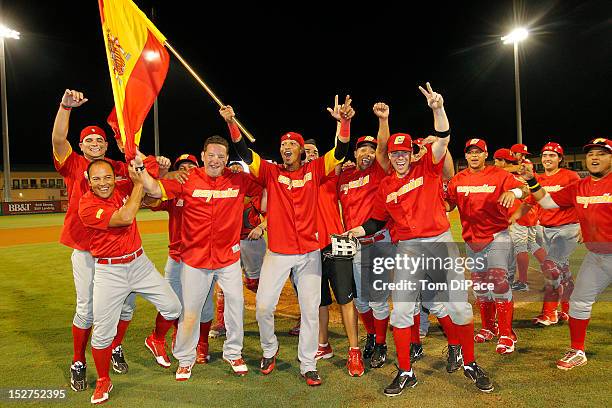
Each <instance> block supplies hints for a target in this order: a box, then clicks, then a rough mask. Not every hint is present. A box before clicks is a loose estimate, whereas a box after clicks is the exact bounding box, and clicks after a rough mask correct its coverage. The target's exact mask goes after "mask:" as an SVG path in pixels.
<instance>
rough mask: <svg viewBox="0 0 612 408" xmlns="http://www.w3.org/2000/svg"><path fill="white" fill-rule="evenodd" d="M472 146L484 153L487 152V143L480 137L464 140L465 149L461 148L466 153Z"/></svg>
mask: <svg viewBox="0 0 612 408" xmlns="http://www.w3.org/2000/svg"><path fill="white" fill-rule="evenodd" d="M472 146H476V147H477V148H479V149H480V150H482V151H483V152H485V153H486V152H487V143H486V142H485V141H484V140H482V139H469V140H468V141H467V142H465V149H463V152H464V153H467V151H468V150H469V148H470V147H472Z"/></svg>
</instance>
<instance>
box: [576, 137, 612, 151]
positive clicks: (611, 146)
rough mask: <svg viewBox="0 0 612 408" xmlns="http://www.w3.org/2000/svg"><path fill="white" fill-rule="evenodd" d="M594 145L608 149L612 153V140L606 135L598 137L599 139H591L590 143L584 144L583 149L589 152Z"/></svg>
mask: <svg viewBox="0 0 612 408" xmlns="http://www.w3.org/2000/svg"><path fill="white" fill-rule="evenodd" d="M593 147H601V148H603V149H605V150H607V151H608V153H612V140H610V139H606V138H604V137H598V138H597V139H593V140H591V141H590V142H589V143H588V144H586V145H584V147H583V148H582V150H584V152H585V153H586V152H588V151H589V150H591V149H592V148H593Z"/></svg>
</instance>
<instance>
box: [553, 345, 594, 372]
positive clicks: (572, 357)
mask: <svg viewBox="0 0 612 408" xmlns="http://www.w3.org/2000/svg"><path fill="white" fill-rule="evenodd" d="M586 363H587V358H586V355H585V354H584V351H582V350H576V349H569V350H568V351H567V352H566V353H565V355H564V356H563V358H562V359H561V360H559V361H557V368H558V369H560V370H565V371H567V370H571V369H572V368H574V367H580V366H583V365H585V364H586Z"/></svg>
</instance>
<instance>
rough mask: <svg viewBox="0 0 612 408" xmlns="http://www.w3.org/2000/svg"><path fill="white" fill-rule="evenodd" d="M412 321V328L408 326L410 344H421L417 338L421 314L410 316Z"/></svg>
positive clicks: (419, 338)
mask: <svg viewBox="0 0 612 408" xmlns="http://www.w3.org/2000/svg"><path fill="white" fill-rule="evenodd" d="M412 321H413V323H412V326H410V342H411V343H415V344H421V337H420V336H419V327H421V313H417V314H415V315H414V316H412Z"/></svg>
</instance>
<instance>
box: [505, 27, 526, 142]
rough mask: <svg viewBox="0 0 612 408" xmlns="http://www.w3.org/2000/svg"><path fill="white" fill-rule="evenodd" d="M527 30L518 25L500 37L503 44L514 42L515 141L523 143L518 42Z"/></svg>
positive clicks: (522, 38)
mask: <svg viewBox="0 0 612 408" xmlns="http://www.w3.org/2000/svg"><path fill="white" fill-rule="evenodd" d="M528 35H529V32H528V31H527V29H526V28H523V27H519V28H515V29H514V30H512V32H511V33H510V34H508V35H505V36H503V37H502V38H501V40H502V42H503V43H504V44H514V94H515V95H514V96H515V99H516V143H523V125H522V123H521V84H520V81H519V54H518V46H519V43H520V42H521V41H523V40H525V39H526V38H527V36H528Z"/></svg>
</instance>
